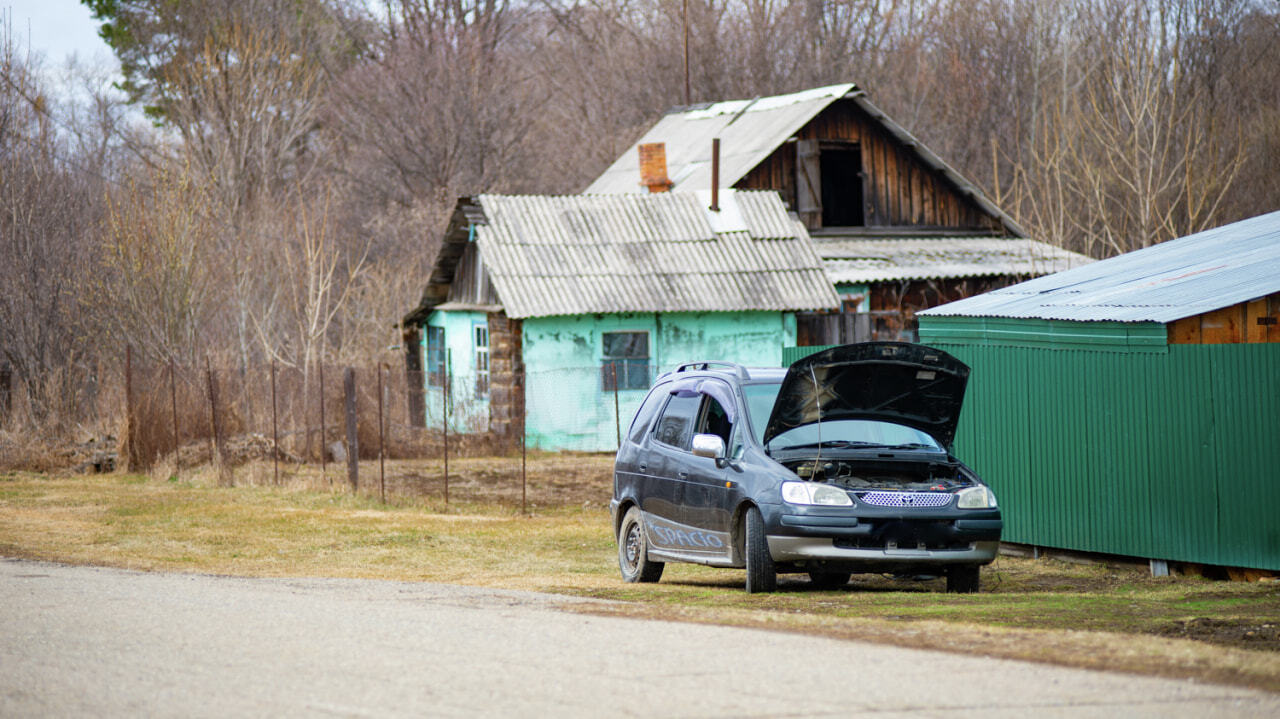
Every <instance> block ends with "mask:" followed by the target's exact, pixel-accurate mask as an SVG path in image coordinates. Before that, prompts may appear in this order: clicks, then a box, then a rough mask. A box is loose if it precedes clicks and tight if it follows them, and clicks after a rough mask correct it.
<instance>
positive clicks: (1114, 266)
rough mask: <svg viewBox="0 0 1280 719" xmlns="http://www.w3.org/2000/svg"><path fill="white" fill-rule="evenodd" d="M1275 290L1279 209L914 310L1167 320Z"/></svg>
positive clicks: (1279, 267)
mask: <svg viewBox="0 0 1280 719" xmlns="http://www.w3.org/2000/svg"><path fill="white" fill-rule="evenodd" d="M1274 292H1280V212H1272V213H1270V214H1266V215H1259V216H1258V217H1254V218H1251V219H1248V220H1243V221H1241V222H1236V223H1233V224H1230V225H1224V226H1222V227H1218V228H1216V229H1212V230H1207V231H1205V232H1199V233H1196V234H1194V235H1188V236H1186V237H1183V238H1180V239H1176V240H1170V241H1169V242H1165V243H1162V244H1159V245H1154V246H1152V247H1148V248H1145V249H1142V250H1137V251H1135V252H1129V253H1126V254H1123V255H1120V256H1118V257H1112V258H1110V259H1107V260H1101V261H1099V262H1095V263H1093V264H1091V265H1086V266H1084V267H1078V268H1075V269H1071V270H1067V271H1065V272H1059V273H1057V274H1054V275H1049V276H1047V277H1040V278H1038V279H1034V280H1030V281H1027V282H1023V283H1021V284H1017V285H1013V286H1011V287H1006V288H1004V289H999V290H994V291H992V292H988V293H986V294H983V295H977V296H975V297H970V298H967V299H963V300H960V301H958V302H952V303H950V304H946V305H942V306H940V307H935V308H933V309H931V310H927V311H925V312H920V313H919V314H921V315H926V316H927V315H938V316H962V317H1026V318H1038V319H1048V320H1077V321H1095V320H1102V321H1112V322H1165V323H1167V322H1173V321H1174V320H1179V319H1182V318H1183V317H1192V316H1195V315H1199V314H1203V313H1205V312H1211V311H1213V310H1217V309H1221V308H1223V307H1230V306H1231V305H1235V304H1239V303H1241V302H1247V301H1249V300H1252V299H1257V298H1258V297H1264V296H1266V295H1269V294H1272V293H1274Z"/></svg>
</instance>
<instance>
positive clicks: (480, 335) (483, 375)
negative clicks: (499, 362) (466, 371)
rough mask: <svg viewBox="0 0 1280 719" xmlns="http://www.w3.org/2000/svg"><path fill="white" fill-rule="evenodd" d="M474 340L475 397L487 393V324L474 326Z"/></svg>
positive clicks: (480, 396)
mask: <svg viewBox="0 0 1280 719" xmlns="http://www.w3.org/2000/svg"><path fill="white" fill-rule="evenodd" d="M475 340H476V397H477V398H483V397H486V396H488V394H489V326H488V325H476V326H475Z"/></svg>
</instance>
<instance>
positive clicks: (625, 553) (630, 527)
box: [618, 507, 666, 582]
mask: <svg viewBox="0 0 1280 719" xmlns="http://www.w3.org/2000/svg"><path fill="white" fill-rule="evenodd" d="M665 566H666V565H664V564H663V563H662V562H653V561H650V560H649V539H648V538H647V537H646V536H645V533H644V524H643V522H642V521H641V514H640V508H639V507H632V508H630V509H628V510H627V513H626V514H625V515H623V516H622V524H621V525H619V527H618V569H619V570H620V571H621V572H622V578H623V579H624V580H626V581H628V582H656V581H658V580H659V579H661V578H662V570H663V568H664V567H665Z"/></svg>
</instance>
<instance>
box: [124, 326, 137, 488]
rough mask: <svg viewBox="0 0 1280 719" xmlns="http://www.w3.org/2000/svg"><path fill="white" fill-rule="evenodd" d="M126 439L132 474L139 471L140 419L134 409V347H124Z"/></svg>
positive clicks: (127, 459) (127, 460) (127, 457)
mask: <svg viewBox="0 0 1280 719" xmlns="http://www.w3.org/2000/svg"><path fill="white" fill-rule="evenodd" d="M124 438H125V444H126V445H128V452H126V453H125V462H126V463H127V464H128V466H129V471H130V472H136V471H138V461H137V456H138V419H137V417H136V416H135V415H134V408H133V345H125V346H124Z"/></svg>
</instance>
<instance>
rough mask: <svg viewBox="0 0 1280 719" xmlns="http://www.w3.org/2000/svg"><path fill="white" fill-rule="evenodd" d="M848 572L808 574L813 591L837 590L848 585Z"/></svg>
mask: <svg viewBox="0 0 1280 719" xmlns="http://www.w3.org/2000/svg"><path fill="white" fill-rule="evenodd" d="M849 577H850V574H849V572H809V583H810V584H812V585H813V588H814V589H839V588H840V587H843V586H844V585H846V584H848V583H849Z"/></svg>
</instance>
